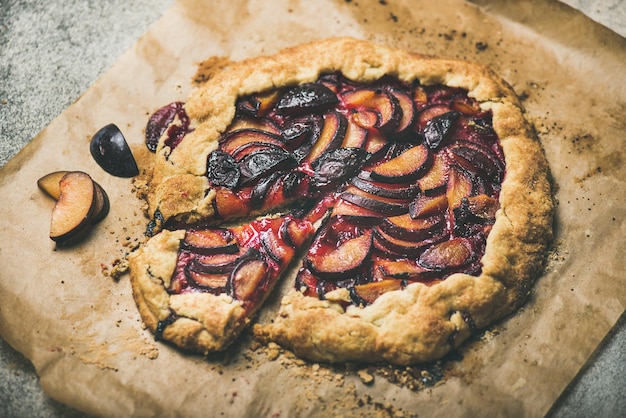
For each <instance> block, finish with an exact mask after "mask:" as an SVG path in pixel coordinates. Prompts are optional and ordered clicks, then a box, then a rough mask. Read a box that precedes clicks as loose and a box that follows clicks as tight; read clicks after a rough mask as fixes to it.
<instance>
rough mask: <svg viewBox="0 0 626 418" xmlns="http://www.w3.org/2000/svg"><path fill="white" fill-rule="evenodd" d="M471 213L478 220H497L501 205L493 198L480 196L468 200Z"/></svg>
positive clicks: (484, 195)
mask: <svg viewBox="0 0 626 418" xmlns="http://www.w3.org/2000/svg"><path fill="white" fill-rule="evenodd" d="M467 206H468V209H469V211H470V212H471V213H472V214H473V215H474V216H475V217H477V218H479V219H482V220H486V221H493V220H495V219H496V212H497V211H498V209H499V208H500V203H499V202H498V201H497V200H496V199H494V198H493V197H491V196H487V195H486V194H479V195H478V196H471V197H469V198H467Z"/></svg>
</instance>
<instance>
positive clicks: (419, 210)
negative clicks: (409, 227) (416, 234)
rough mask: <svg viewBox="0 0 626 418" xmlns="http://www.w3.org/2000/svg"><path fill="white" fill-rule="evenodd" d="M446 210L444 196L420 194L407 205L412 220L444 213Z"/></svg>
mask: <svg viewBox="0 0 626 418" xmlns="http://www.w3.org/2000/svg"><path fill="white" fill-rule="evenodd" d="M447 209H448V198H447V196H446V195H438V196H427V195H425V194H420V195H419V196H417V198H416V199H415V200H414V201H412V202H411V204H410V205H409V214H410V215H411V217H412V218H414V219H415V218H424V217H427V216H432V215H437V214H440V213H444V212H445V211H446V210H447Z"/></svg>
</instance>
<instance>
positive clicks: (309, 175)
mask: <svg viewBox="0 0 626 418" xmlns="http://www.w3.org/2000/svg"><path fill="white" fill-rule="evenodd" d="M190 130H191V129H190V127H189V118H188V117H187V115H186V114H185V110H184V105H183V104H182V103H179V102H177V103H172V104H170V105H168V106H165V107H163V108H162V109H160V110H158V111H157V112H156V113H155V114H154V115H153V116H152V117H151V118H150V121H149V123H148V127H147V129H146V145H147V146H148V148H150V149H151V150H155V149H156V145H157V143H158V140H159V138H161V137H162V136H163V135H165V140H164V144H165V145H166V146H168V147H169V148H170V149H171V150H173V149H174V148H176V146H177V145H178V144H180V142H181V141H182V140H184V136H185V134H186V133H188V132H190ZM504 175H505V163H504V156H503V152H502V149H501V148H500V145H499V141H498V137H497V135H496V133H495V131H494V129H493V127H492V114H491V111H485V110H482V109H481V108H480V106H479V104H478V102H477V101H475V100H473V99H472V98H470V97H468V94H467V92H466V91H465V90H463V89H459V88H452V87H447V86H443V85H432V86H424V85H420V84H419V83H413V84H407V83H404V82H400V81H398V80H397V79H395V78H392V77H384V78H383V79H381V80H379V81H377V82H375V83H372V84H362V83H358V82H353V81H350V80H348V79H347V78H345V77H343V76H342V75H341V74H340V73H333V74H327V75H324V76H322V77H320V78H319V79H318V80H317V81H316V82H313V83H305V84H300V85H296V86H291V87H285V88H281V89H277V90H273V91H270V92H267V93H262V94H254V95H251V96H247V97H241V98H239V99H238V101H237V104H236V114H235V118H234V120H233V121H232V123H231V125H230V127H229V128H228V129H227V130H226V131H225V132H224V133H223V134H222V135H221V137H220V138H219V141H218V146H217V149H215V150H214V151H212V152H211V153H210V154H209V155H208V157H207V164H206V176H207V178H208V180H209V184H210V186H211V188H212V189H213V190H214V191H215V199H214V200H213V209H214V219H212V220H207V222H208V223H210V222H211V221H215V220H216V219H219V220H231V219H235V218H240V217H242V216H247V215H250V214H254V213H258V214H261V213H263V214H265V213H271V212H275V211H277V210H281V209H283V208H285V207H286V206H287V205H288V204H290V203H291V204H296V205H297V206H298V208H297V209H293V210H292V211H291V212H290V214H289V215H286V216H279V217H273V218H265V219H260V220H255V221H253V222H251V223H249V224H246V225H243V226H237V227H232V228H225V227H220V228H218V227H207V226H202V225H185V226H184V227H185V229H187V231H186V233H185V238H184V240H183V241H182V243H181V246H180V250H179V253H178V263H177V267H176V269H175V271H174V274H173V277H172V279H171V281H170V286H169V288H168V292H170V293H171V294H181V293H188V292H209V293H213V294H221V293H226V294H228V295H230V296H232V297H233V298H234V299H236V300H240V301H242V302H244V303H245V304H247V303H252V304H254V303H255V302H254V301H255V300H256V299H255V296H254V295H255V294H256V293H259V294H263V293H265V292H266V291H267V288H268V287H271V284H272V283H273V282H274V281H275V280H276V279H277V278H278V275H279V274H280V272H281V271H282V270H283V269H284V268H285V267H286V264H288V263H289V261H290V260H291V259H292V257H293V255H294V253H295V252H296V251H297V250H298V248H300V247H301V246H302V245H303V243H304V242H306V241H307V240H309V239H311V241H312V243H311V245H310V247H309V249H308V250H307V252H306V255H305V256H304V261H303V263H302V266H301V268H300V270H299V272H298V274H297V277H296V282H295V286H296V288H297V289H298V290H300V291H301V292H303V293H304V294H305V295H307V296H315V297H317V298H319V299H324V298H332V299H334V300H340V301H341V302H342V304H344V305H349V304H353V305H359V306H361V305H362V306H364V305H368V304H371V303H373V302H374V301H375V300H376V299H377V297H378V296H380V295H381V294H383V293H385V292H388V291H392V290H398V289H402V288H404V287H405V286H407V285H408V284H410V283H414V282H422V283H425V284H433V283H436V282H439V281H441V280H445V278H446V277H448V276H449V275H451V274H453V273H458V272H461V273H467V274H471V275H479V274H480V273H481V262H480V260H481V257H482V256H483V254H484V251H485V246H486V238H487V235H488V234H489V231H490V230H491V227H492V225H493V224H494V222H495V216H496V212H497V210H498V209H499V202H498V197H499V193H500V189H501V183H502V181H503V178H504ZM313 225H320V226H319V228H317V230H316V228H314V226H313ZM165 226H166V227H168V228H172V229H173V228H179V227H180V226H181V225H180V224H178V225H174V224H173V223H170V224H168V223H167V222H166V224H165ZM342 289H343V290H342ZM338 290H339V291H338ZM337 291H338V292H337ZM257 303H258V301H257Z"/></svg>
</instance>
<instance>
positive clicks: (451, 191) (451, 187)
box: [446, 167, 474, 209]
mask: <svg viewBox="0 0 626 418" xmlns="http://www.w3.org/2000/svg"><path fill="white" fill-rule="evenodd" d="M473 188H474V187H473V184H472V181H471V179H470V177H469V176H468V175H467V174H466V173H465V172H463V171H461V170H460V169H457V168H455V167H451V168H450V170H449V173H448V186H447V189H446V196H447V198H448V207H450V208H452V209H454V208H456V207H458V206H459V205H460V204H461V200H462V199H463V198H465V197H469V196H470V195H471V194H472V190H473Z"/></svg>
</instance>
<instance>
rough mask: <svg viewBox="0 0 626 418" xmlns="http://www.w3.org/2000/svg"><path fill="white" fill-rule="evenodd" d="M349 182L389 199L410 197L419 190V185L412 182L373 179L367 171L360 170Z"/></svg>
mask: <svg viewBox="0 0 626 418" xmlns="http://www.w3.org/2000/svg"><path fill="white" fill-rule="evenodd" d="M351 183H352V185H353V186H355V187H358V188H359V189H361V190H363V191H364V192H367V193H370V194H373V195H376V196H380V197H387V198H390V199H412V198H414V197H416V196H417V194H418V193H419V191H420V189H419V186H418V185H417V184H413V183H409V184H404V183H400V184H393V183H381V182H377V181H373V180H371V172H369V171H361V172H360V173H359V175H358V176H356V177H353V178H352V182H351Z"/></svg>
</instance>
